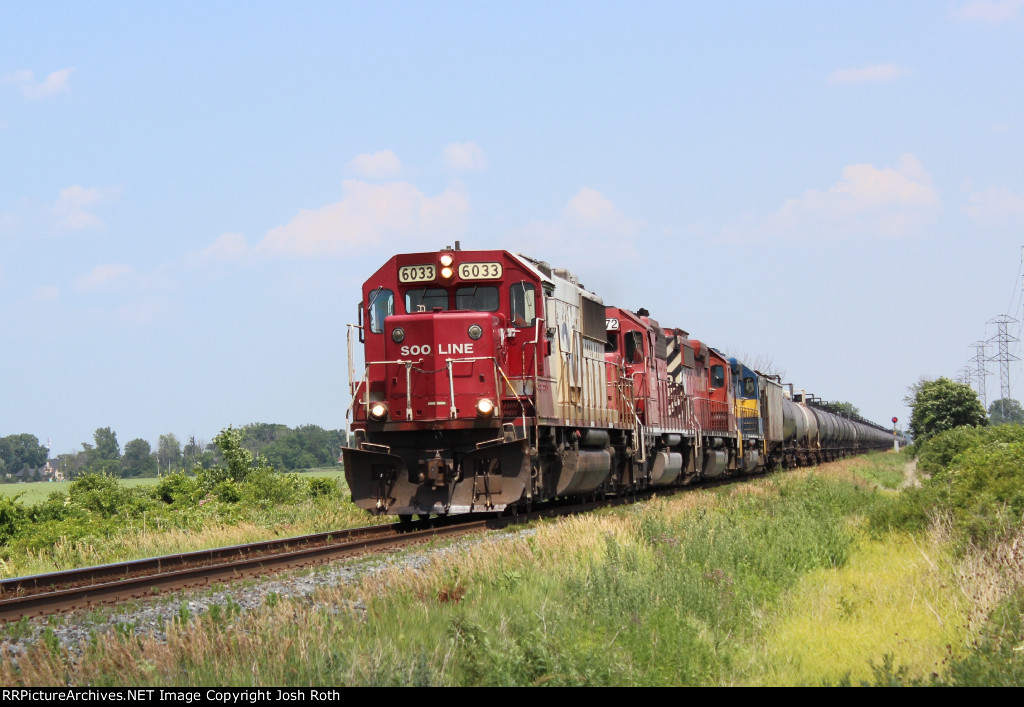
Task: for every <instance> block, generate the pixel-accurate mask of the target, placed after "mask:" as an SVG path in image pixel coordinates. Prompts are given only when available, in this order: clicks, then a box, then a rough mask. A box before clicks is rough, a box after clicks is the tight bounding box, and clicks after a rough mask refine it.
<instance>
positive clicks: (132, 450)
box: [121, 439, 156, 476]
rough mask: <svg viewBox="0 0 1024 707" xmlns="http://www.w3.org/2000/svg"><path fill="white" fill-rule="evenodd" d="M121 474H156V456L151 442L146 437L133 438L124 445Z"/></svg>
mask: <svg viewBox="0 0 1024 707" xmlns="http://www.w3.org/2000/svg"><path fill="white" fill-rule="evenodd" d="M121 475H122V476H156V457H155V456H154V455H153V454H152V450H151V448H150V446H149V442H147V441H146V440H144V439H133V440H132V441H131V442H129V443H128V444H126V445H124V457H123V458H122V459H121Z"/></svg>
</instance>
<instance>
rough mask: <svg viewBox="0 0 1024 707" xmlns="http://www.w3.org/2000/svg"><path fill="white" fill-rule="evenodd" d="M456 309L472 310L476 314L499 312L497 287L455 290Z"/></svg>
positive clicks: (475, 286)
mask: <svg viewBox="0 0 1024 707" xmlns="http://www.w3.org/2000/svg"><path fill="white" fill-rule="evenodd" d="M455 309H471V310H473V311H475V312H497V311H498V288H497V287H480V286H479V285H474V286H473V287H460V288H459V289H457V290H455Z"/></svg>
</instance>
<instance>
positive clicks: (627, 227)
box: [509, 187, 644, 272]
mask: <svg viewBox="0 0 1024 707" xmlns="http://www.w3.org/2000/svg"><path fill="white" fill-rule="evenodd" d="M643 226H644V222H643V221H641V220H640V219H636V218H630V217H628V216H626V215H625V214H624V213H623V212H622V211H620V210H619V209H618V208H617V207H616V206H615V204H614V203H613V202H612V201H611V199H609V198H608V197H606V196H605V195H604V194H602V193H601V192H599V191H597V190H596V189H592V188H590V187H583V188H582V189H580V190H579V191H578V192H576V194H574V195H573V196H572V198H570V199H569V202H568V203H567V204H566V205H565V207H564V208H563V209H562V211H561V213H560V214H559V215H558V216H557V217H556V218H554V219H551V220H546V221H533V222H531V223H529V224H527V225H526V226H525V227H523V228H522V229H518V230H516V231H514V232H513V233H512V234H511V235H510V237H509V241H510V244H514V245H512V248H513V250H516V251H520V252H523V253H526V254H528V255H531V256H532V257H537V258H541V259H542V260H549V261H550V262H552V263H573V267H574V268H579V269H580V270H581V271H582V270H589V271H592V272H598V271H600V270H601V268H602V267H603V266H604V265H607V264H608V263H610V262H613V263H616V264H618V263H621V261H622V260H624V259H628V258H631V257H633V256H635V255H636V248H635V246H634V238H635V237H636V236H638V235H639V233H640V231H641V229H642V228H643Z"/></svg>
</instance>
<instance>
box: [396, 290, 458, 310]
mask: <svg viewBox="0 0 1024 707" xmlns="http://www.w3.org/2000/svg"><path fill="white" fill-rule="evenodd" d="M435 307H440V308H441V309H448V290H445V289H443V288H440V287H424V288H423V289H421V290H420V289H417V290H409V291H408V292H406V293H405V311H406V312H408V313H409V314H413V313H414V312H430V311H433V309H434V308H435Z"/></svg>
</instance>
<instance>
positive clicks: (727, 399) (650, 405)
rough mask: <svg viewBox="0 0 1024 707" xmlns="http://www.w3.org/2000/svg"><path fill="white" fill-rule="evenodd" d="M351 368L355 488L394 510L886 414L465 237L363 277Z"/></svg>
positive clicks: (788, 447)
mask: <svg viewBox="0 0 1024 707" xmlns="http://www.w3.org/2000/svg"><path fill="white" fill-rule="evenodd" d="M353 332H356V333H357V334H358V338H359V341H360V342H361V343H362V344H363V353H364V356H363V360H364V361H365V367H364V369H363V372H362V375H361V377H359V376H356V375H355V371H354V369H353V364H352V362H353V350H352V349H353V342H352V334H353ZM349 385H350V392H351V394H352V406H351V408H350V409H349V412H350V414H351V415H352V432H353V435H352V445H353V446H351V447H345V448H344V449H342V458H343V461H344V465H345V476H346V479H347V480H348V484H349V487H350V489H351V491H352V498H353V501H354V502H355V503H356V504H357V505H358V506H359V507H361V508H364V509H366V510H368V511H372V512H374V513H378V514H394V515H398V516H400V517H411V516H412V515H421V516H426V515H428V514H453V513H469V512H499V511H503V510H518V509H527V508H529V507H531V506H532V505H533V504H536V503H539V502H543V501H547V500H550V499H554V498H558V497H565V496H585V495H589V494H621V493H629V492H631V491H635V490H641V489H650V488H653V489H656V488H658V487H666V486H672V485H681V484H688V483H691V482H693V481H694V480H697V479H716V478H720V477H723V476H729V475H741V474H750V473H754V472H756V471H759V470H764V469H771V468H774V467H777V466H783V467H792V466H799V465H806V464H814V463H817V462H822V461H830V460H834V459H838V458H840V457H844V456H847V455H850V454H857V453H861V452H864V451H867V450H870V449H884V448H887V447H889V446H891V445H892V432H891V431H888V430H886V429H885V428H883V427H881V426H880V425H876V424H874V423H871V422H868V421H867V420H864V419H861V418H859V417H850V416H847V415H844V414H842V413H841V411H840V410H839V408H837V407H835V406H832V405H829V404H828V403H825V402H824V401H822V400H819V399H817V398H815V397H813V396H811V395H808V394H806V393H805V392H803V391H800V390H795V389H794V388H793V386H792V385H783V384H782V383H781V381H780V380H779V379H778V378H776V377H773V376H770V375H765V374H763V373H760V372H757V371H754V370H751V369H750V368H748V367H747V366H745V365H744V364H743V363H742V362H741V361H738V360H736V359H735V358H727V357H726V356H724V355H723V354H722V353H720V352H719V351H717V350H716V349H714V348H712V347H710V346H708V345H707V344H706V343H704V342H702V341H698V340H696V339H692V338H690V335H689V334H688V333H687V332H686V331H683V330H682V329H673V328H668V327H664V326H662V325H660V324H659V323H658V322H657V321H655V320H654V319H652V318H651V316H650V314H649V312H647V311H646V310H644V309H640V310H639V311H636V312H631V311H629V310H627V309H622V308H620V307H613V306H607V305H605V304H604V302H603V301H602V300H601V298H600V297H598V296H597V295H595V294H594V293H592V292H588V291H587V290H586V289H585V288H584V287H583V286H581V285H580V283H579V280H578V279H577V278H576V276H575V275H574V274H573V273H571V272H569V271H568V270H565V269H562V268H554V267H551V266H550V265H548V264H547V263H545V262H542V261H540V260H534V259H532V258H528V257H525V256H523V255H518V254H513V253H509V252H507V251H502V250H479V251H464V250H460V248H459V244H458V242H456V244H455V248H450V247H449V248H445V249H444V250H441V251H439V252H432V253H414V254H407V255H396V256H394V257H392V258H391V259H390V260H388V261H387V263H385V264H384V266H383V267H381V268H380V269H379V270H378V271H377V272H376V273H375V274H374V275H373V277H371V278H370V279H369V280H367V281H366V283H365V284H364V285H363V289H362V301H361V302H360V304H359V317H358V323H357V324H353V325H350V327H349Z"/></svg>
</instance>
